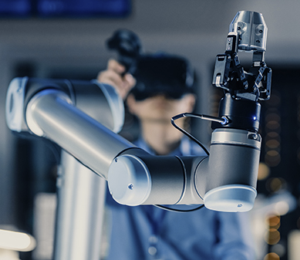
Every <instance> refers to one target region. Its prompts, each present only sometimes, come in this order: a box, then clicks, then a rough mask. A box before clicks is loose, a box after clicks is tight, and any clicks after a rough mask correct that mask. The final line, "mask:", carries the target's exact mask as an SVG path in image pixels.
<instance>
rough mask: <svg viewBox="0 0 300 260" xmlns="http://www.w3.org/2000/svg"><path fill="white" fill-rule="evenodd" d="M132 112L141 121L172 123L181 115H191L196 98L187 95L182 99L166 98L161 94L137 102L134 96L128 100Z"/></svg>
mask: <svg viewBox="0 0 300 260" xmlns="http://www.w3.org/2000/svg"><path fill="white" fill-rule="evenodd" d="M127 105H128V107H129V109H130V112H131V113H133V114H135V115H136V116H137V117H138V118H139V119H140V120H141V121H149V122H150V121H153V122H161V123H164V122H170V120H171V118H172V117H173V116H175V115H178V114H181V113H190V112H192V111H193V108H194V105H195V96H194V95H193V94H186V95H184V96H183V97H182V98H180V99H170V98H166V97H165V95H163V94H159V95H156V96H153V97H149V98H146V99H145V100H143V101H136V100H135V98H134V96H133V95H129V96H128V98H127Z"/></svg>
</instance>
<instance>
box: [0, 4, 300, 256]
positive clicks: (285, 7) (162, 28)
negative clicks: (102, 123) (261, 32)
mask: <svg viewBox="0 0 300 260" xmlns="http://www.w3.org/2000/svg"><path fill="white" fill-rule="evenodd" d="M240 10H248V11H256V12H260V13H262V14H263V16H264V18H265V21H266V24H267V26H268V41H267V52H266V62H267V65H268V66H269V67H271V68H272V69H273V83H272V95H271V99H270V100H269V101H266V102H263V104H262V120H261V135H262V137H263V147H262V153H261V165H260V171H259V180H258V186H257V189H258V193H259V195H258V199H257V200H256V205H255V207H254V209H253V210H252V211H251V216H252V217H251V220H252V221H251V223H249V225H252V230H253V234H254V236H255V242H256V250H257V259H274V260H278V259H282V260H287V259H289V260H295V259H300V247H299V245H300V207H299V204H300V203H299V202H300V200H299V198H300V174H299V171H300V90H299V85H300V83H299V72H300V51H299V43H300V29H299V28H300V18H299V14H298V13H299V10H300V2H297V1H292V0H286V1H274V0H265V1H259V0H252V1H240V0H227V1H216V0H211V1H200V0H188V1H183V0H151V1H149V0H148V1H147V0H98V1H96V0H94V1H93V0H89V1H87V0H82V1H80V0H76V1H70V0H0V105H1V109H0V122H1V123H0V240H1V238H2V240H3V239H4V238H6V236H9V234H8V233H5V232H4V231H7V230H10V231H18V232H22V234H28V235H30V236H28V239H29V238H30V239H31V241H33V242H31V243H27V244H25V246H24V247H23V248H20V249H16V250H17V251H20V252H14V251H7V250H4V248H1V243H0V259H22V260H23V259H24V260H29V259H34V260H48V259H51V256H52V249H53V247H52V243H53V234H54V230H53V228H54V217H55V207H56V197H55V191H56V172H57V165H58V164H59V160H60V159H59V155H60V153H59V149H58V148H57V147H55V146H53V145H51V143H49V142H46V141H45V140H41V139H38V138H28V137H26V136H25V137H21V136H16V135H14V134H12V133H11V132H10V131H9V130H8V128H7V126H6V123H5V113H4V112H5V109H4V108H5V106H4V105H5V97H6V90H7V87H8V85H9V82H10V81H11V80H12V79H13V78H14V77H23V76H30V77H39V78H69V79H83V80H91V79H95V78H96V77H97V74H98V72H99V71H100V70H103V69H105V67H106V64H107V61H108V59H109V58H111V57H114V56H115V53H111V52H109V51H108V50H107V48H106V46H105V41H106V40H107V39H108V38H109V37H110V36H111V35H112V33H113V32H114V31H115V30H116V29H120V28H126V29H130V30H132V31H134V32H135V33H137V34H138V36H139V37H140V39H141V41H142V45H143V47H144V51H146V52H156V51H166V52H169V53H174V54H179V55H182V56H185V57H187V58H188V59H189V60H190V61H191V63H192V65H193V66H194V68H195V70H196V73H197V78H198V83H199V88H198V90H197V94H198V103H197V108H196V112H197V113H203V114H217V110H218V103H219V100H220V98H221V96H220V92H219V91H218V90H216V89H214V87H212V85H211V81H212V73H213V67H214V62H215V57H216V55H217V54H219V53H223V52H224V51H225V42H226V37H227V33H228V27H229V24H230V22H231V21H232V19H233V17H234V16H235V14H236V13H237V12H238V11H240ZM248 55H249V57H248ZM240 57H241V62H242V65H244V66H245V69H247V66H249V65H250V61H251V58H252V55H251V54H247V53H241V55H240ZM243 62H244V63H243ZM137 127H138V126H137V124H136V122H135V120H134V118H132V117H131V116H130V115H128V114H127V116H126V123H125V126H124V130H123V131H122V135H123V136H125V137H126V138H128V139H129V140H133V139H134V138H136V133H137V132H138V129H137ZM192 132H193V133H194V134H195V136H197V137H198V138H199V139H200V140H201V141H202V142H203V143H204V144H206V145H209V140H210V133H211V130H210V126H209V125H208V124H207V123H205V122H204V123H203V122H199V121H193V128H192ZM1 232H2V233H1ZM3 232H4V233H3ZM22 234H21V235H22ZM104 248H105V245H104ZM22 251H28V252H22ZM4 255H6V256H4ZM2 256H3V257H2ZM1 257H2V258H1ZM4 257H6V258H4Z"/></svg>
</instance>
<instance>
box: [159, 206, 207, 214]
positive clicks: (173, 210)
mask: <svg viewBox="0 0 300 260" xmlns="http://www.w3.org/2000/svg"><path fill="white" fill-rule="evenodd" d="M154 206H155V207H157V208H160V209H163V210H167V211H171V212H180V213H184V212H192V211H196V210H199V209H202V208H203V207H204V204H202V205H201V206H199V207H197V208H193V209H172V208H168V207H165V206H162V205H157V204H156V205H154Z"/></svg>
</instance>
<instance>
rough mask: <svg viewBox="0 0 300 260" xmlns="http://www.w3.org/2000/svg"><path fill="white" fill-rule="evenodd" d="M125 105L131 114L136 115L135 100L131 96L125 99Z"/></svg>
mask: <svg viewBox="0 0 300 260" xmlns="http://www.w3.org/2000/svg"><path fill="white" fill-rule="evenodd" d="M126 104H127V106H128V109H129V111H130V113H131V114H134V115H135V114H136V113H135V111H136V100H135V98H134V96H133V95H132V94H129V95H128V96H127V99H126Z"/></svg>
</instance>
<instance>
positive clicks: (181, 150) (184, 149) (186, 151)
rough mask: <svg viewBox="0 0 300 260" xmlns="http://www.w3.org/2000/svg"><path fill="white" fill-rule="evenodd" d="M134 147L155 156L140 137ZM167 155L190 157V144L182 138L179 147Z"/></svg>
mask: <svg viewBox="0 0 300 260" xmlns="http://www.w3.org/2000/svg"><path fill="white" fill-rule="evenodd" d="M135 145H136V146H138V147H140V148H142V149H143V150H145V151H146V152H148V153H150V154H152V155H155V151H154V150H153V149H152V148H151V147H150V146H149V145H148V144H147V143H146V142H145V140H144V139H143V137H141V136H140V137H139V139H138V140H137V141H136V142H135ZM168 155H173V156H183V155H185V156H186V155H191V143H190V141H189V139H188V138H187V137H183V138H182V139H181V142H180V145H179V147H178V148H177V149H175V150H174V151H172V152H171V153H170V154H168Z"/></svg>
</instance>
